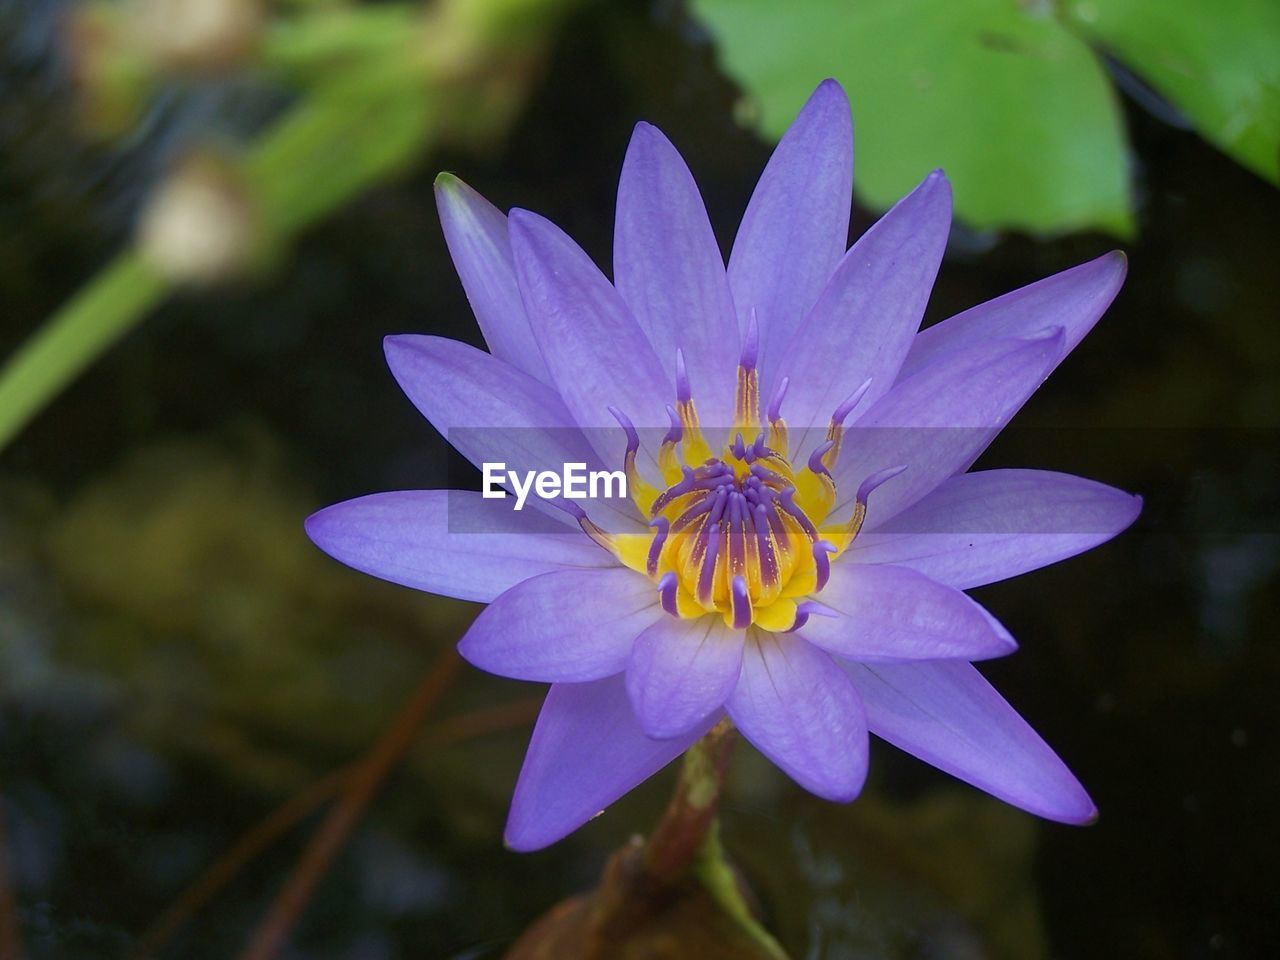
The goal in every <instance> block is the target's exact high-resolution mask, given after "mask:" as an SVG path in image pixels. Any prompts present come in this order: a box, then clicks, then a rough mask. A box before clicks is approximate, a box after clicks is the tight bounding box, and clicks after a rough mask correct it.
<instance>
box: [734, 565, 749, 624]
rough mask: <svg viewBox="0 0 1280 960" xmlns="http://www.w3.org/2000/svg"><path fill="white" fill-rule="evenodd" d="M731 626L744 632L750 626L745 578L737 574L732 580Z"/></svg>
mask: <svg viewBox="0 0 1280 960" xmlns="http://www.w3.org/2000/svg"><path fill="white" fill-rule="evenodd" d="M732 587H733V626H734V629H737V630H745V629H747V627H749V626H751V594H750V593H749V592H748V590H747V578H746V577H744V576H742V574H738V575H737V576H736V577H734V578H733V584H732Z"/></svg>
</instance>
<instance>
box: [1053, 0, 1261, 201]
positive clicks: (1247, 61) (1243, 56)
mask: <svg viewBox="0 0 1280 960" xmlns="http://www.w3.org/2000/svg"><path fill="white" fill-rule="evenodd" d="M1066 15H1067V17H1068V18H1069V22H1070V23H1072V24H1074V25H1076V26H1077V27H1078V28H1079V29H1080V30H1081V31H1082V32H1083V33H1084V34H1085V35H1086V36H1089V37H1091V38H1093V39H1094V40H1095V41H1096V42H1097V44H1098V45H1099V46H1101V47H1102V48H1103V49H1106V50H1107V51H1109V52H1110V53H1111V54H1113V55H1114V56H1115V57H1116V58H1117V59H1118V60H1120V61H1121V62H1123V63H1124V64H1125V65H1126V66H1128V67H1129V68H1131V69H1132V70H1134V71H1135V72H1136V73H1138V74H1139V75H1140V76H1142V77H1143V79H1145V80H1146V81H1147V82H1148V83H1150V84H1151V86H1152V87H1154V88H1155V89H1156V90H1157V91H1159V92H1160V94H1161V95H1163V96H1164V97H1165V98H1166V99H1168V100H1169V101H1170V102H1172V103H1173V104H1174V105H1175V106H1177V107H1178V109H1180V110H1181V111H1182V112H1183V113H1184V114H1186V116H1187V118H1188V119H1189V120H1190V121H1191V122H1192V123H1193V124H1194V125H1195V127H1196V129H1197V130H1198V131H1199V132H1200V133H1201V135H1202V136H1204V138H1205V139H1206V140H1208V141H1209V142H1211V143H1213V144H1215V145H1216V146H1218V147H1219V148H1221V149H1222V150H1224V151H1225V152H1226V153H1228V154H1230V155H1231V156H1232V157H1234V158H1235V159H1236V160H1238V161H1239V162H1240V163H1242V164H1244V165H1245V166H1246V167H1248V168H1249V169H1250V170H1253V171H1254V172H1255V173H1257V174H1259V175H1260V176H1262V177H1265V178H1266V179H1267V180H1270V181H1271V182H1272V183H1275V184H1280V3H1277V2H1276V0H1214V2H1211V3H1210V2H1206V0H1077V2H1072V3H1069V4H1068V5H1067V8H1066Z"/></svg>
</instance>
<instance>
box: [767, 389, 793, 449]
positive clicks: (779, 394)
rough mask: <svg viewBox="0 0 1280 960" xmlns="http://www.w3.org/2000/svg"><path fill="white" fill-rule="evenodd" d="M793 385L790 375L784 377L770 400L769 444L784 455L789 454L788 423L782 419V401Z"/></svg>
mask: <svg viewBox="0 0 1280 960" xmlns="http://www.w3.org/2000/svg"><path fill="white" fill-rule="evenodd" d="M790 385H791V378H790V377H783V378H782V379H781V380H780V381H779V382H778V386H777V389H775V390H774V391H773V399H772V400H770V401H769V410H768V416H769V446H770V447H771V448H773V449H774V450H777V451H778V453H780V454H781V455H782V456H784V457H785V456H786V455H787V451H788V448H787V424H786V421H784V420H783V419H782V401H783V399H784V398H785V397H786V395H787V387H789V386H790Z"/></svg>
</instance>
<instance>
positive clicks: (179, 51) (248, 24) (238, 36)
mask: <svg viewBox="0 0 1280 960" xmlns="http://www.w3.org/2000/svg"><path fill="white" fill-rule="evenodd" d="M132 6H133V17H132V20H133V23H134V30H135V36H136V38H137V42H138V45H139V46H140V47H141V49H142V50H143V51H144V52H145V54H147V55H148V56H149V57H150V58H152V59H153V60H154V61H155V62H156V63H157V64H158V65H160V66H161V67H165V68H168V69H172V70H188V71H196V72H199V71H214V70H220V69H222V68H225V67H228V66H232V65H234V64H237V63H241V62H243V61H244V60H245V59H246V58H248V57H249V56H250V55H251V54H252V53H253V52H254V50H255V49H256V48H257V45H258V40H259V37H260V35H261V32H262V21H263V8H262V7H263V5H262V0H133V4H132Z"/></svg>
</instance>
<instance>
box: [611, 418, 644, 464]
mask: <svg viewBox="0 0 1280 960" xmlns="http://www.w3.org/2000/svg"><path fill="white" fill-rule="evenodd" d="M609 413H611V414H612V415H613V419H615V420H617V421H618V425H619V426H620V427H622V429H623V431H624V432H625V433H626V435H627V453H635V452H636V451H637V450H639V449H640V434H638V433H636V427H635V424H633V423H632V422H631V418H630V417H628V416H627V415H626V414H625V413H623V412H622V411H621V410H619V409H618V408H617V407H610V408H609Z"/></svg>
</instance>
